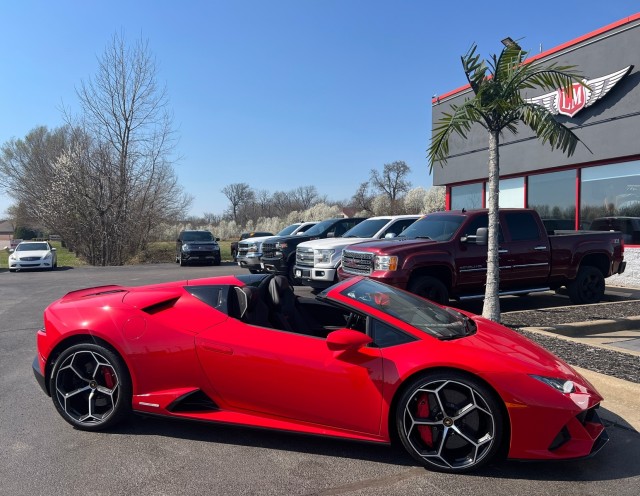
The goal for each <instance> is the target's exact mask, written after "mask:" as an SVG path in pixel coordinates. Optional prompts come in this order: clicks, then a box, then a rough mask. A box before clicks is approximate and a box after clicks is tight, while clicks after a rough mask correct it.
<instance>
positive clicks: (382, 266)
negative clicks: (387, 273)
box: [373, 255, 398, 270]
mask: <svg viewBox="0 0 640 496" xmlns="http://www.w3.org/2000/svg"><path fill="white" fill-rule="evenodd" d="M397 269H398V257H395V256H390V255H379V256H376V257H374V259H373V270H397Z"/></svg>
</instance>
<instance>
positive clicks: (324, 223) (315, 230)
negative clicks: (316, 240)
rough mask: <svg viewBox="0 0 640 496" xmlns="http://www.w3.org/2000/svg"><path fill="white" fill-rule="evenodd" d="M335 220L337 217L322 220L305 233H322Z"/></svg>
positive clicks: (310, 234)
mask: <svg viewBox="0 0 640 496" xmlns="http://www.w3.org/2000/svg"><path fill="white" fill-rule="evenodd" d="M336 220H338V219H327V220H323V221H322V222H320V223H318V224H316V225H315V226H313V227H312V228H311V229H309V230H308V231H307V232H306V233H305V234H306V235H308V236H316V235H319V234H322V233H323V232H324V231H326V230H327V229H328V228H329V227H330V226H332V225H333V224H334V222H335V221H336Z"/></svg>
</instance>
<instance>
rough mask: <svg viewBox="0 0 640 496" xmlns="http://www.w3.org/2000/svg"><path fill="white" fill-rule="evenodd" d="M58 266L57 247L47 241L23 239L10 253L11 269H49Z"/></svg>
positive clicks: (12, 270)
mask: <svg viewBox="0 0 640 496" xmlns="http://www.w3.org/2000/svg"><path fill="white" fill-rule="evenodd" d="M57 266H58V255H57V254H56V249H55V248H53V247H52V246H51V245H50V244H49V243H48V242H47V241H23V242H22V243H20V244H19V245H18V246H16V249H15V250H11V252H10V254H9V271H11V272H14V271H16V270H21V269H49V270H53V269H55V268H56V267H57Z"/></svg>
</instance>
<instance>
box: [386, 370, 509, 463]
mask: <svg viewBox="0 0 640 496" xmlns="http://www.w3.org/2000/svg"><path fill="white" fill-rule="evenodd" d="M499 401H500V400H499V399H497V396H496V394H495V393H494V392H493V391H492V390H491V389H489V388H488V387H487V386H486V385H485V384H484V383H482V382H481V381H479V380H477V379H476V378H474V377H473V376H470V375H467V374H464V373H460V372H456V371H442V372H426V373H423V374H421V375H420V376H418V377H416V378H415V379H413V380H412V381H411V382H410V383H408V384H407V386H406V387H404V388H403V390H402V393H401V396H400V398H399V400H398V403H397V406H396V411H395V422H396V428H397V434H398V436H399V438H400V441H401V442H402V445H403V446H404V448H405V449H406V450H407V452H408V453H409V454H410V455H411V456H412V457H413V458H415V459H416V460H417V461H418V462H420V463H421V464H422V465H424V466H425V467H427V468H428V469H430V470H435V471H438V472H448V473H462V472H469V471H472V470H476V469H478V468H480V467H481V466H483V465H485V464H487V463H489V462H491V460H493V459H494V458H495V457H496V456H497V455H498V454H501V453H502V445H503V442H507V440H506V437H505V430H506V428H505V421H504V414H503V410H502V407H501V405H500V403H499ZM420 422H422V425H420Z"/></svg>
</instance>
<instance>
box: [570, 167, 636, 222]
mask: <svg viewBox="0 0 640 496" xmlns="http://www.w3.org/2000/svg"><path fill="white" fill-rule="evenodd" d="M606 216H627V217H640V161H633V162H624V163H621V164H609V165H601V166H597V167H585V168H584V169H582V181H581V194H580V225H581V227H583V228H587V226H588V225H589V224H590V223H591V221H592V220H593V219H595V218H597V217H606Z"/></svg>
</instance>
